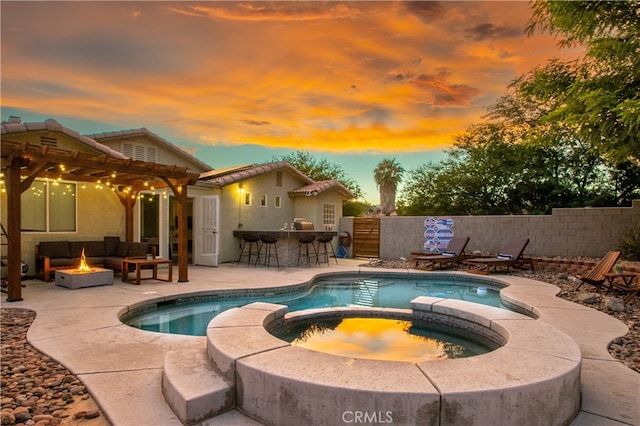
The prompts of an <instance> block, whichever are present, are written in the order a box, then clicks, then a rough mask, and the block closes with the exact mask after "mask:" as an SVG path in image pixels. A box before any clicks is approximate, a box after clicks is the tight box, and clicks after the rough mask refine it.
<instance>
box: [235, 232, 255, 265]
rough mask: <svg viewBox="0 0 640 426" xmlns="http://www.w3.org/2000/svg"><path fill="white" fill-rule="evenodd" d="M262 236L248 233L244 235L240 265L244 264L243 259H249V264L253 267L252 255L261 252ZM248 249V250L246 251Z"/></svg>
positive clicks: (239, 259)
mask: <svg viewBox="0 0 640 426" xmlns="http://www.w3.org/2000/svg"><path fill="white" fill-rule="evenodd" d="M259 241H260V236H258V235H256V234H254V233H251V232H246V233H244V234H242V248H241V249H240V257H239V258H238V263H240V262H242V257H243V256H244V257H247V264H248V265H251V255H252V254H254V253H255V255H256V256H257V254H258V253H259V252H260V245H259ZM245 249H246V250H245Z"/></svg>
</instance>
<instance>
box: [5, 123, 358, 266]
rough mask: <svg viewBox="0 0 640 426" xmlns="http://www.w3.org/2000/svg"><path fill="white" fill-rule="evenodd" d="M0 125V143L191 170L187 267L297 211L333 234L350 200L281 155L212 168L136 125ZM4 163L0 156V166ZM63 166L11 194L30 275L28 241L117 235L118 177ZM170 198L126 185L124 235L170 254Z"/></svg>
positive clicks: (120, 226) (173, 221)
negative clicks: (84, 130) (91, 129)
mask: <svg viewBox="0 0 640 426" xmlns="http://www.w3.org/2000/svg"><path fill="white" fill-rule="evenodd" d="M1 131H2V141H3V145H7V146H8V144H9V141H10V143H12V144H14V145H16V144H17V145H21V146H23V147H24V146H28V147H31V148H33V147H34V146H35V147H38V148H40V149H42V151H43V152H44V151H46V149H47V147H51V148H55V149H59V150H65V151H69V152H76V153H92V154H94V155H99V156H101V157H100V158H104V157H109V158H113V159H120V161H124V160H125V159H133V160H137V161H139V162H145V163H140V164H148V168H149V169H150V170H153V169H154V167H156V166H158V167H161V166H162V167H164V168H163V170H180V171H184V173H185V175H187V174H188V175H189V176H197V177H198V178H197V179H195V180H192V181H190V183H189V184H188V185H185V187H186V188H187V202H186V209H187V224H188V225H187V229H188V237H187V239H188V258H189V263H190V264H198V265H209V266H216V265H217V264H218V263H220V262H230V261H235V260H237V258H238V256H239V240H238V238H237V237H234V236H233V231H234V230H238V229H254V230H275V229H280V228H282V227H283V225H284V223H285V222H288V223H290V222H291V221H293V219H294V218H297V217H304V218H306V219H307V220H309V221H312V222H314V224H315V225H316V229H318V230H325V229H332V230H336V231H337V230H338V229H337V226H338V224H339V222H340V218H341V216H342V203H343V201H345V200H349V199H352V198H354V195H353V194H352V193H351V192H350V191H349V190H348V189H347V188H346V187H344V186H343V185H342V184H340V183H339V182H337V181H333V180H332V181H322V182H315V181H313V180H312V179H311V178H309V177H308V176H305V175H304V174H303V173H301V172H300V171H299V170H297V169H296V168H295V167H293V166H292V165H291V164H289V163H287V162H283V161H281V162H272V163H267V164H251V165H242V166H238V167H233V168H228V169H221V170H214V169H213V168H212V167H211V166H209V165H207V164H205V163H203V162H202V161H200V160H198V159H197V158H195V157H194V156H193V155H191V154H189V153H188V152H186V151H185V150H182V149H180V148H179V147H178V146H176V145H175V144H173V143H171V142H169V141H167V140H165V139H163V138H162V137H160V136H158V135H157V134H154V133H153V132H151V131H149V130H147V129H145V128H140V129H132V130H122V131H114V132H105V133H97V134H91V135H80V134H79V133H78V132H76V131H74V130H72V129H69V128H66V127H64V126H63V125H61V124H60V123H59V122H57V121H56V120H53V119H49V120H46V121H45V122H42V123H40V122H38V123H23V122H22V120H20V119H19V118H15V117H12V118H11V119H10V120H9V121H7V122H2V125H1ZM5 141H6V143H5ZM3 148H4V146H3ZM95 158H98V157H95ZM5 160H6V159H5V156H4V154H3V169H4V168H5V167H6V165H5ZM169 166H170V167H169ZM64 167H65V166H64V164H60V175H59V176H58V177H55V176H52V175H51V171H50V170H51V169H49V172H47V174H46V175H45V176H42V177H37V178H36V179H35V180H33V182H32V183H31V185H30V188H29V189H28V190H26V191H24V192H23V193H22V195H21V205H22V208H21V218H20V223H21V257H22V260H23V261H24V262H25V263H27V265H29V269H30V271H34V264H35V254H34V247H35V245H36V244H38V243H40V242H42V241H60V240H68V241H84V240H91V239H101V238H102V237H103V236H120V237H121V238H122V239H125V238H127V232H128V231H127V230H126V229H125V226H126V225H125V224H126V221H125V207H124V206H123V203H122V202H121V200H119V198H118V196H115V195H114V192H118V191H120V192H122V191H123V187H122V185H119V186H118V191H116V183H117V182H118V181H119V179H121V178H122V177H123V173H122V172H119V174H116V173H113V174H112V175H111V176H108V175H106V176H105V175H104V174H103V175H101V176H98V175H97V174H96V175H95V176H94V177H95V179H86V178H87V177H89V178H91V177H92V175H88V176H87V175H85V176H83V181H74V180H68V179H64V177H67V178H68V177H69V176H73V175H72V174H69V173H65V170H64ZM3 171H4V170H3ZM173 173H174V174H175V171H174V172H173ZM89 180H90V181H89ZM150 182H152V181H151V180H150ZM144 184H145V185H146V182H144ZM155 185H157V186H155ZM124 191H126V189H124ZM174 198H175V197H174V194H173V193H172V191H171V190H170V188H169V187H167V185H158V181H155V183H153V182H152V183H150V184H149V185H148V186H143V187H141V189H140V190H139V191H136V195H135V199H134V200H133V202H134V204H133V233H132V234H133V235H132V239H133V241H153V242H154V243H157V245H158V255H159V256H161V257H166V258H172V259H174V260H176V256H177V217H178V213H177V211H176V210H177V203H176V202H175V199H174ZM1 201H2V206H6V205H7V204H6V193H5V192H4V191H3V192H2V199H1ZM1 210H2V212H1V215H0V220H1V221H2V223H3V224H6V222H7V211H6V210H7V209H6V208H2V209H1Z"/></svg>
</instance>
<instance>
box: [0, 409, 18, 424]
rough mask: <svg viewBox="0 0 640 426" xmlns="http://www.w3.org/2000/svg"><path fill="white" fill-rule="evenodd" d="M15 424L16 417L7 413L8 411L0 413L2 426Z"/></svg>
mask: <svg viewBox="0 0 640 426" xmlns="http://www.w3.org/2000/svg"><path fill="white" fill-rule="evenodd" d="M15 423H16V416H14V415H13V413H9V412H8V411H0V424H2V425H12V424H15Z"/></svg>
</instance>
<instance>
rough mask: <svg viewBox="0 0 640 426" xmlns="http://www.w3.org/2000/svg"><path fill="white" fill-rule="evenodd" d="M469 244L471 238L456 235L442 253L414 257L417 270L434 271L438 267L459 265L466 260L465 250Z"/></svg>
mask: <svg viewBox="0 0 640 426" xmlns="http://www.w3.org/2000/svg"><path fill="white" fill-rule="evenodd" d="M468 243H469V237H467V236H466V235H461V236H457V235H454V236H453V237H452V238H451V240H450V241H449V244H447V248H446V249H445V250H444V251H443V252H442V253H439V254H420V255H414V256H413V260H415V261H416V266H415V268H416V269H422V270H425V271H433V268H434V267H435V266H436V265H438V266H439V267H442V266H443V265H447V264H452V263H459V262H460V261H461V260H462V259H463V258H464V249H465V248H466V247H467V244H468Z"/></svg>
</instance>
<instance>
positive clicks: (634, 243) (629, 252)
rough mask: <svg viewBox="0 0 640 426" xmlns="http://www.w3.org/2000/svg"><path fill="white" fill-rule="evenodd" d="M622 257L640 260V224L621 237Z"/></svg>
mask: <svg viewBox="0 0 640 426" xmlns="http://www.w3.org/2000/svg"><path fill="white" fill-rule="evenodd" d="M619 244H620V251H621V254H622V257H623V258H624V259H628V260H640V225H636V226H633V227H631V228H629V229H627V230H626V231H625V233H624V234H622V236H621V237H620V241H619Z"/></svg>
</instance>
